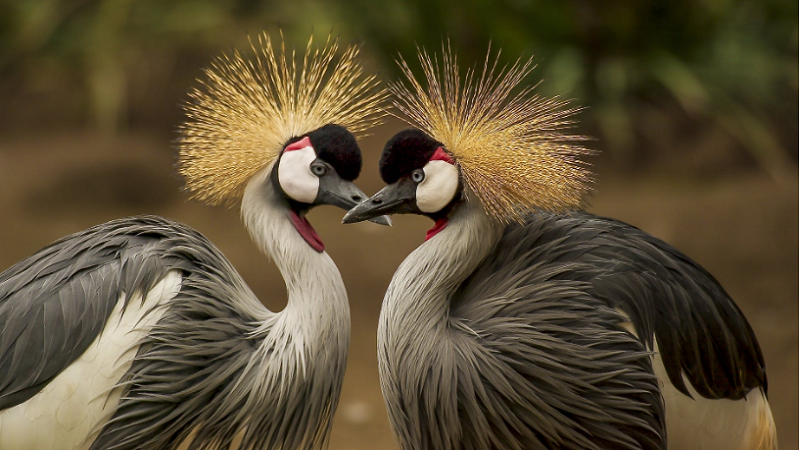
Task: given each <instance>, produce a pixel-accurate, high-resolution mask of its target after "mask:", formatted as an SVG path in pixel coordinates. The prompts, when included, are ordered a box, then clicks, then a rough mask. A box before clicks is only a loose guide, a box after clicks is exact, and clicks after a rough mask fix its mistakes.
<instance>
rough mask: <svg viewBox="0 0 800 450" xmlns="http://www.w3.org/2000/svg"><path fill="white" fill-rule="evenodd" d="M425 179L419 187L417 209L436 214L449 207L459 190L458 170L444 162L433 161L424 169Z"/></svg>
mask: <svg viewBox="0 0 800 450" xmlns="http://www.w3.org/2000/svg"><path fill="white" fill-rule="evenodd" d="M422 170H423V171H424V172H425V179H424V180H422V183H420V184H419V186H417V208H419V210H420V211H422V212H424V213H434V212H436V211H439V210H440V209H442V208H444V207H445V206H447V204H448V203H450V201H452V200H453V197H454V196H455V195H456V191H457V190H458V169H456V166H454V165H452V164H450V163H448V162H447V161H442V160H438V159H437V160H433V161H430V162H428V163H427V164H425V167H423V168H422Z"/></svg>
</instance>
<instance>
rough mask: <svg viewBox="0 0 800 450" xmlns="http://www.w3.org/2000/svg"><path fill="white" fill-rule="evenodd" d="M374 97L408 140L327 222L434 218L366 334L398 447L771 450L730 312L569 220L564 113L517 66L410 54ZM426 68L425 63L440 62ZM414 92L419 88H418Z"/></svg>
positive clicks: (699, 287) (720, 299) (580, 173)
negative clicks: (372, 341) (525, 82)
mask: <svg viewBox="0 0 800 450" xmlns="http://www.w3.org/2000/svg"><path fill="white" fill-rule="evenodd" d="M419 57H420V62H421V64H422V70H423V72H424V74H425V77H426V80H424V81H419V80H417V79H416V78H415V76H414V73H413V71H412V70H411V69H410V68H409V66H408V64H407V63H406V62H405V61H403V60H401V61H400V66H401V69H402V71H403V72H404V74H405V76H406V78H407V80H408V83H405V84H404V83H402V82H397V83H394V84H392V85H391V86H390V90H391V92H392V93H393V94H394V97H395V101H394V105H395V107H397V109H399V110H400V112H402V113H403V115H404V116H405V117H406V118H407V119H406V120H407V122H408V123H409V124H410V125H412V126H413V127H414V128H412V129H409V130H405V131H401V132H399V133H397V134H396V135H395V136H394V137H392V138H391V139H389V141H388V142H387V143H386V146H385V148H384V150H383V155H382V157H381V161H380V174H381V178H382V179H383V180H384V181H385V182H386V183H387V186H386V187H385V188H383V189H382V190H381V191H379V192H378V193H376V194H375V195H373V196H372V197H371V198H370V199H368V200H365V201H363V202H361V203H360V204H359V205H358V206H356V207H354V208H353V209H351V210H350V211H349V212H348V213H347V215H346V216H345V218H344V222H345V223H351V222H358V221H361V220H365V219H369V218H372V217H376V216H378V215H381V214H419V215H423V216H426V217H428V218H430V219H432V220H433V221H434V222H435V225H434V227H433V228H431V229H430V230H429V231H428V233H427V236H426V241H425V242H424V243H423V244H422V245H420V246H419V247H418V248H417V249H416V250H414V251H413V252H412V253H411V254H410V255H409V256H408V257H407V258H406V259H405V260H404V261H403V262H402V263H401V265H400V266H399V268H398V269H397V271H396V272H395V275H394V276H393V278H392V281H391V283H390V284H389V287H388V289H387V291H386V296H385V297H384V302H383V305H382V308H381V316H380V322H379V326H378V360H379V369H380V376H381V388H382V391H383V394H384V399H385V402H386V406H387V410H388V411H389V417H390V421H391V424H392V426H393V429H394V431H395V434H396V435H397V438H398V440H399V442H400V447H401V448H402V449H403V450H412V449H413V450H467V449H469V450H478V449H492V450H511V449H514V450H517V449H562V450H564V449H574V450H578V449H582V450H585V449H591V450H612V449H613V450H621V449H622V450H635V449H662V450H667V449H669V450H682V449H704V450H724V449H739V450H749V449H758V450H772V449H776V448H777V441H776V435H775V425H774V421H773V420H772V414H771V411H770V408H769V404H768V402H767V398H766V395H767V376H766V370H765V363H764V359H763V356H762V354H761V350H760V348H759V345H758V342H757V340H756V337H755V334H754V333H753V330H752V329H751V327H750V325H749V324H748V322H747V320H746V319H745V317H744V315H743V314H742V312H741V311H740V310H739V308H738V307H737V306H736V305H735V303H734V302H733V300H732V299H731V298H730V297H729V296H728V295H727V293H726V292H725V291H724V289H723V288H722V287H721V286H720V285H719V283H718V282H717V281H716V280H715V279H714V277H713V276H711V274H709V273H708V272H707V271H706V270H705V269H703V268H702V267H700V266H699V265H698V264H696V263H695V262H694V261H692V260H691V259H690V258H688V257H687V256H685V255H684V254H682V253H681V252H679V251H678V250H676V249H674V248H673V247H671V246H670V245H668V244H667V243H665V242H663V241H661V240H659V239H657V238H655V237H653V236H650V235H648V234H647V233H645V232H643V231H641V230H639V229H637V228H635V227H633V226H630V225H627V224H624V223H622V222H619V221H616V220H613V219H607V218H602V217H598V216H595V215H593V214H590V213H587V212H585V211H583V208H582V206H583V202H582V198H583V196H584V194H585V193H586V192H587V191H588V185H589V183H590V182H591V180H592V177H591V174H590V173H589V171H588V169H586V167H585V166H584V165H583V164H582V163H581V162H580V159H579V157H580V156H582V155H585V154H587V153H589V151H588V150H586V149H585V148H583V147H582V146H581V145H580V142H582V141H584V140H585V138H583V137H580V136H571V135H567V134H564V133H563V130H564V129H565V128H568V127H569V126H570V125H571V124H572V123H573V121H572V119H571V117H570V116H572V115H573V114H574V113H575V112H576V109H575V108H571V109H570V108H567V102H565V101H563V100H559V99H557V98H556V99H548V98H542V97H540V96H537V95H532V94H531V93H530V90H531V88H525V89H522V90H521V92H517V93H513V94H512V92H515V91H514V88H515V87H516V86H517V85H518V84H519V83H520V82H521V80H522V79H524V77H525V76H526V75H527V74H528V72H529V71H530V70H531V68H532V62H531V60H528V61H527V62H523V61H517V62H516V63H514V64H511V65H503V64H501V63H500V62H499V55H498V56H497V57H496V59H495V60H494V61H492V60H491V59H490V54H489V55H487V59H486V61H485V62H484V65H483V68H482V70H481V71H479V70H478V69H469V70H467V74H466V76H465V77H461V76H460V75H459V70H458V64H457V58H456V57H455V56H454V55H453V53H452V51H451V50H450V48H449V44H448V45H445V46H443V54H442V55H436V56H433V57H432V56H430V55H429V54H428V53H427V52H425V51H421V53H420V55H419ZM440 64H441V65H440ZM426 81H427V83H426Z"/></svg>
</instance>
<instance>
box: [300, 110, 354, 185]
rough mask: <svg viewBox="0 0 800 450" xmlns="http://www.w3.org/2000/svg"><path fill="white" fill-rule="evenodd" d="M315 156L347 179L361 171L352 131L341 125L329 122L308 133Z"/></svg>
mask: <svg viewBox="0 0 800 450" xmlns="http://www.w3.org/2000/svg"><path fill="white" fill-rule="evenodd" d="M308 138H309V140H311V146H312V147H314V150H315V151H316V153H317V157H319V158H320V159H321V160H323V161H325V162H327V163H328V164H330V165H331V166H333V168H334V169H336V173H338V174H339V176H340V177H342V178H344V179H345V180H348V181H353V180H355V179H356V178H358V175H359V174H360V173H361V164H362V161H361V149H360V148H359V147H358V142H356V138H355V136H353V133H351V132H349V131H348V130H347V128H345V127H343V126H341V125H334V124H329V125H325V126H324V127H321V128H318V129H316V130H314V131H312V132H311V133H308Z"/></svg>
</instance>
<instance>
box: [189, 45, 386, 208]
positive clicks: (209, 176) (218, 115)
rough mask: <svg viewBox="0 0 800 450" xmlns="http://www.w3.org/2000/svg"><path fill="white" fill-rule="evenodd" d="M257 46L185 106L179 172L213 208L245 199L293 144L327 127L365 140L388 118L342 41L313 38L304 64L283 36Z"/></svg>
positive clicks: (218, 67) (218, 68) (220, 70)
mask: <svg viewBox="0 0 800 450" xmlns="http://www.w3.org/2000/svg"><path fill="white" fill-rule="evenodd" d="M250 46H251V54H250V55H247V54H243V53H242V52H240V51H239V50H234V51H233V52H232V54H230V55H223V56H220V57H218V58H217V59H216V60H215V61H214V62H213V63H212V64H211V67H210V68H208V69H206V71H205V74H206V78H205V80H203V81H202V86H201V87H200V88H195V89H194V90H193V91H192V92H191V93H190V97H191V100H192V102H191V103H189V104H187V105H186V107H185V109H186V112H187V116H188V120H187V121H186V123H184V124H183V125H182V126H181V133H182V136H181V139H180V158H179V161H178V168H179V172H180V173H181V175H183V176H184V178H185V181H186V189H187V190H189V191H190V192H191V193H192V196H193V198H196V199H199V200H202V201H204V202H206V203H209V204H212V205H217V204H231V203H232V202H233V201H235V200H236V199H238V198H239V197H240V196H241V195H242V193H243V192H244V187H245V184H246V182H247V181H248V180H249V179H250V178H251V177H252V176H253V175H254V174H255V173H256V172H258V171H259V170H260V169H262V168H263V167H265V166H267V165H268V164H269V163H271V162H272V161H274V160H275V158H276V157H277V156H278V154H279V153H280V151H281V149H282V148H283V145H284V144H286V142H288V141H289V140H291V139H292V138H294V137H299V136H302V135H303V134H306V133H309V132H311V131H313V130H315V129H317V128H320V127H322V126H324V125H327V124H337V125H341V126H343V127H345V128H347V129H348V130H349V131H351V132H353V133H360V132H363V131H365V130H367V129H368V128H370V127H372V126H375V125H377V124H379V123H380V119H381V117H382V115H383V112H382V111H383V110H382V107H381V103H382V101H383V100H384V98H385V93H384V91H383V90H379V89H377V85H378V81H377V80H376V78H375V76H373V75H364V74H363V70H362V68H361V65H360V64H359V63H358V61H357V58H358V54H359V48H358V47H357V46H354V45H353V46H348V47H347V48H345V50H344V52H343V53H342V54H341V55H338V54H337V53H338V50H339V42H338V39H334V38H333V37H332V36H330V35H329V36H328V39H327V41H326V42H325V44H324V45H323V46H322V47H321V48H318V47H316V46H315V45H314V39H313V36H312V37H311V38H309V40H308V44H307V46H306V49H305V53H304V54H303V56H302V59H301V61H299V62H298V58H297V55H296V54H295V51H294V50H287V48H286V43H285V42H284V40H283V35H282V34H281V38H280V42H279V43H273V40H272V39H271V38H270V36H269V35H268V34H266V33H263V34H261V35H259V37H258V39H257V41H253V40H252V39H251V40H250Z"/></svg>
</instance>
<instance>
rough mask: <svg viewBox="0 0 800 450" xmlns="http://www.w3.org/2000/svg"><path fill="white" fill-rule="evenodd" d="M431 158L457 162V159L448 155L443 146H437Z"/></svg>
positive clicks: (451, 162)
mask: <svg viewBox="0 0 800 450" xmlns="http://www.w3.org/2000/svg"><path fill="white" fill-rule="evenodd" d="M430 160H431V161H444V162H446V163H449V164H455V161H453V158H451V157H450V155H448V154H447V153H446V152H445V151H444V149H442V147H439V148H437V149H436V151H435V152H433V156H431V159H430Z"/></svg>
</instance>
